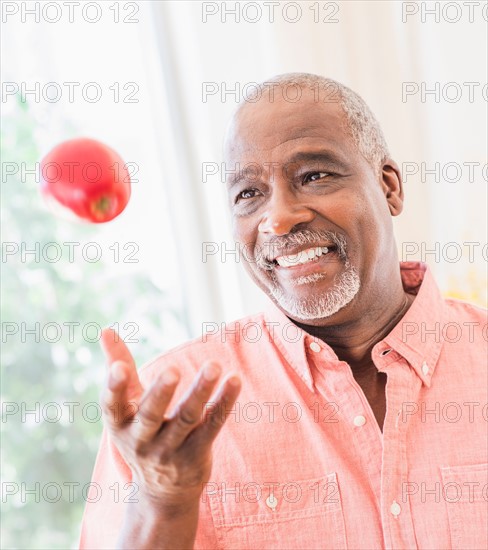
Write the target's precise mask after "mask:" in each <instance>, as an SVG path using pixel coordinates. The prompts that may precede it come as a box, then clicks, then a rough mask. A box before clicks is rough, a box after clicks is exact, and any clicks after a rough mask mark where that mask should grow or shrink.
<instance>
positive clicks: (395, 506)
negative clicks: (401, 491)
mask: <svg viewBox="0 0 488 550" xmlns="http://www.w3.org/2000/svg"><path fill="white" fill-rule="evenodd" d="M401 511H402V508H401V506H400V505H399V504H398V502H397V501H396V500H394V501H393V502H392V504H391V506H390V512H391V513H392V514H393V515H394V516H395V517H398V516H399V515H400V512H401Z"/></svg>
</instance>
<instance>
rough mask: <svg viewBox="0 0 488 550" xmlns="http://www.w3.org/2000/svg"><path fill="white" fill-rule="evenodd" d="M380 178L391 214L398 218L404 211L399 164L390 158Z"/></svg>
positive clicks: (384, 165)
mask: <svg viewBox="0 0 488 550" xmlns="http://www.w3.org/2000/svg"><path fill="white" fill-rule="evenodd" d="M380 177H381V186H382V188H383V191H384V193H385V197H386V200H387V201H388V208H389V209H390V213H391V215H392V216H398V215H399V214H401V212H402V210H403V182H402V174H401V172H400V168H399V167H398V165H397V163H396V162H395V161H394V160H392V159H390V158H388V159H386V160H385V161H384V162H383V167H382V169H381V176H380Z"/></svg>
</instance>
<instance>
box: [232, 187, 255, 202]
mask: <svg viewBox="0 0 488 550" xmlns="http://www.w3.org/2000/svg"><path fill="white" fill-rule="evenodd" d="M256 193H258V190H257V189H244V191H241V192H240V193H239V194H238V195H237V197H236V202H239V200H240V199H252V198H254V197H255V196H256Z"/></svg>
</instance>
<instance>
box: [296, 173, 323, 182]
mask: <svg viewBox="0 0 488 550" xmlns="http://www.w3.org/2000/svg"><path fill="white" fill-rule="evenodd" d="M326 176H330V172H310V174H305V177H304V178H303V181H304V183H309V182H311V181H319V180H321V179H322V178H325V177H326Z"/></svg>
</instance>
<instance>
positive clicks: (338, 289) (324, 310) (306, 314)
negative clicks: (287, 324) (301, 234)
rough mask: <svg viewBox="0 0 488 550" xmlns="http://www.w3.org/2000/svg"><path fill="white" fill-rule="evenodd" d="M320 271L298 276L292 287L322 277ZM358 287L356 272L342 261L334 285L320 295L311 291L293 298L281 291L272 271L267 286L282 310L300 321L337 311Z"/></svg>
mask: <svg viewBox="0 0 488 550" xmlns="http://www.w3.org/2000/svg"><path fill="white" fill-rule="evenodd" d="M324 277H325V275H324V274H323V273H313V274H312V275H307V276H303V277H298V278H297V279H296V281H295V283H294V284H295V286H298V285H304V284H313V283H315V282H317V281H318V280H320V279H323V278H324ZM360 286H361V282H360V279H359V275H358V273H357V271H356V269H355V268H354V267H352V266H351V264H350V263H349V262H348V261H346V263H345V271H344V272H343V273H341V275H340V276H339V277H336V280H335V284H334V286H333V287H332V288H331V289H330V290H327V291H324V292H322V293H320V294H312V295H311V296H310V297H308V298H301V299H296V298H293V297H291V296H289V295H288V294H285V292H284V291H283V289H282V288H281V287H280V286H279V284H278V281H277V279H276V276H275V274H274V273H272V274H271V288H270V289H269V292H270V294H271V296H273V298H274V299H275V300H276V302H277V303H278V304H279V305H280V307H281V308H282V309H284V310H285V311H286V312H287V313H288V314H289V315H290V316H291V317H293V318H296V319H300V320H301V321H310V320H312V319H323V318H325V317H330V316H331V315H334V313H337V312H338V311H339V310H340V309H342V308H343V307H344V306H346V305H347V304H348V303H349V302H351V301H352V299H353V298H354V297H355V296H356V294H357V293H358V291H359V288H360Z"/></svg>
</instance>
